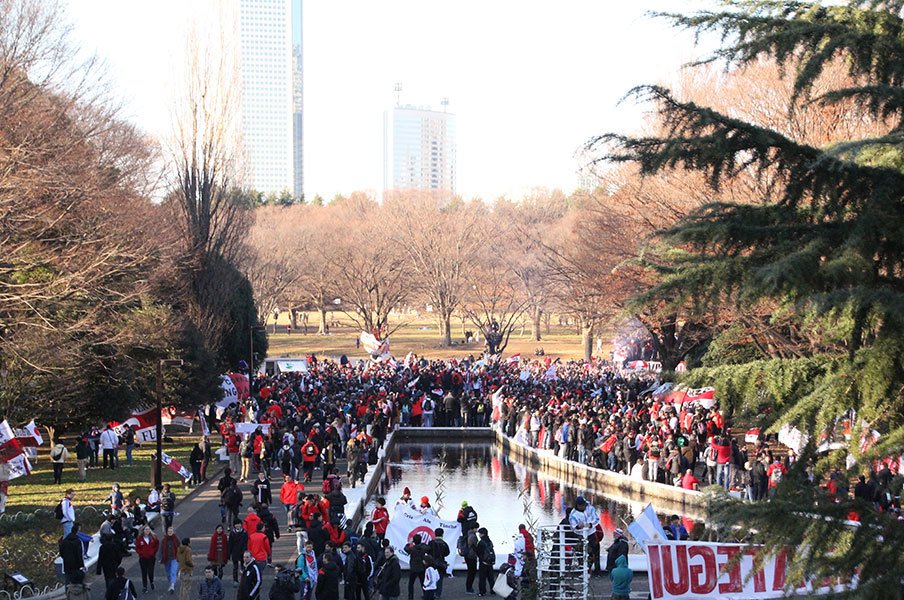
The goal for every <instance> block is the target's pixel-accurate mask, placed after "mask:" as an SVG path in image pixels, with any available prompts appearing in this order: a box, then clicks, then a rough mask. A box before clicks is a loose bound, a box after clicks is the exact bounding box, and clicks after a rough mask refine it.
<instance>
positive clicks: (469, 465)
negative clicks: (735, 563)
mask: <svg viewBox="0 0 904 600" xmlns="http://www.w3.org/2000/svg"><path fill="white" fill-rule="evenodd" d="M387 458H388V460H387V462H386V467H385V472H384V473H383V478H382V480H381V481H380V484H379V487H378V495H382V496H385V497H386V499H387V502H388V504H389V506H390V507H392V506H393V505H394V503H395V500H396V499H397V498H399V497H400V496H401V495H402V490H403V489H404V488H405V487H408V488H410V490H411V494H412V498H413V499H414V500H415V502H418V501H419V500H420V498H421V496H427V497H428V498H429V499H430V502H431V503H432V504H434V507H436V496H437V491H438V485H439V486H440V487H441V488H442V489H443V498H442V506H441V507H440V513H439V514H440V517H441V518H444V519H448V520H454V519H455V517H456V516H457V514H458V509H459V508H460V507H461V503H462V501H464V500H466V501H467V502H468V503H469V504H470V505H471V506H473V507H474V508H475V509H476V510H477V514H478V517H479V521H480V524H481V525H483V526H485V527H486V528H487V529H489V531H490V537H491V538H492V539H493V540H494V542H495V543H496V545H497V552H500V553H502V552H508V551H510V550H511V546H512V541H511V537H512V536H513V535H515V533H517V531H518V524H519V523H527V522H528V521H531V520H533V521H535V523H536V525H538V526H543V525H554V524H556V523H558V522H559V521H561V519H562V518H563V517H564V515H565V511H566V509H567V508H568V507H570V506H572V505H573V503H574V499H575V497H577V496H578V495H584V496H585V497H586V498H588V500H589V501H590V502H592V503H593V504H594V506H596V507H597V509H598V510H599V513H600V525H601V526H602V528H603V530H604V531H605V532H606V540H605V541H604V543H609V542H610V541H611V540H612V532H613V531H614V530H615V529H616V528H618V527H620V528H623V529H624V528H625V526H626V524H627V523H628V522H630V520H631V518H630V517H631V515H633V514H636V513H637V512H639V511H640V510H642V509H643V507H644V506H646V504H647V503H646V502H639V501H638V502H631V501H629V500H626V499H624V498H616V497H612V496H608V495H606V494H604V493H598V492H591V491H590V490H586V489H577V488H574V487H571V486H569V485H565V484H563V483H561V482H560V481H559V480H557V479H555V478H553V477H550V476H547V475H545V474H543V473H538V472H537V471H535V470H533V469H531V468H530V467H527V466H525V465H523V464H521V463H518V462H515V461H511V460H509V458H508V457H507V456H504V455H502V454H501V453H500V451H499V450H498V449H497V448H496V447H495V446H492V445H491V446H487V445H486V444H413V443H403V444H395V445H394V447H393V449H392V451H391V452H390V454H389V456H388V457H387ZM443 460H445V464H446V466H445V469H442V468H441V467H440V463H441V462H442V461H443ZM441 475H442V477H441ZM440 479H442V483H441V484H438V480H440ZM660 516H667V515H660ZM683 521H684V524H685V527H687V529H688V531H691V532H692V537H695V533H696V534H697V535H699V534H700V532H702V528H703V526H702V524H701V523H700V522H698V521H696V520H694V519H692V518H690V517H688V516H683ZM695 528H696V529H697V531H696V532H693V530H694V529H695Z"/></svg>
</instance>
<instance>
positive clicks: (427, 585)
mask: <svg viewBox="0 0 904 600" xmlns="http://www.w3.org/2000/svg"><path fill="white" fill-rule="evenodd" d="M440 581H442V575H440V573H439V571H438V570H437V569H436V565H435V564H434V561H433V557H432V556H430V555H429V554H428V555H427V556H425V557H424V583H423V585H422V586H421V588H422V589H423V590H424V600H434V599H435V598H436V589H437V586H438V585H439V582H440Z"/></svg>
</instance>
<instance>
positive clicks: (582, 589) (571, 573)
mask: <svg viewBox="0 0 904 600" xmlns="http://www.w3.org/2000/svg"><path fill="white" fill-rule="evenodd" d="M537 533H538V536H537V583H538V589H537V598H538V599H539V600H587V597H588V592H589V588H590V585H589V575H588V573H587V547H586V544H585V543H584V539H583V538H582V537H580V536H578V535H575V534H574V533H573V532H572V531H571V527H569V526H568V525H553V526H550V527H540V528H539V529H538V530H537Z"/></svg>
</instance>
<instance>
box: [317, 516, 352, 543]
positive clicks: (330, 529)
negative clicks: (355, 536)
mask: <svg viewBox="0 0 904 600" xmlns="http://www.w3.org/2000/svg"><path fill="white" fill-rule="evenodd" d="M323 528H324V529H326V531H327V533H329V534H330V543H331V544H332V545H333V548H341V547H342V544H344V543H345V541H346V540H347V539H348V538H347V537H346V535H345V530H344V529H340V528H339V527H336V526H335V525H333V524H332V523H330V522H329V521H324V523H323Z"/></svg>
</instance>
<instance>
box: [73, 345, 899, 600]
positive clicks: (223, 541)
mask: <svg viewBox="0 0 904 600" xmlns="http://www.w3.org/2000/svg"><path fill="white" fill-rule="evenodd" d="M308 362H309V364H308V367H309V368H308V371H307V372H304V373H284V374H278V375H271V376H265V377H261V378H260V379H258V380H256V381H255V382H254V383H253V386H252V393H251V395H250V397H249V398H248V399H247V400H245V401H243V402H240V403H238V404H234V405H233V406H231V407H229V408H228V409H227V410H226V411H225V412H224V413H223V414H221V415H219V416H218V422H219V427H218V429H217V430H216V433H215V439H214V440H211V439H210V438H209V437H205V438H204V439H202V440H201V441H200V442H199V443H198V445H197V446H196V447H195V448H194V449H193V450H192V453H191V455H190V456H189V464H190V465H191V467H192V480H194V482H195V483H200V482H202V481H203V480H205V479H206V463H207V462H209V461H210V459H211V446H212V445H218V444H219V445H222V447H223V448H224V449H225V453H226V454H227V457H228V461H229V467H228V468H227V469H226V470H225V475H224V476H223V477H222V478H221V479H220V480H219V482H218V490H219V492H220V506H221V522H222V525H221V527H218V528H217V530H216V531H215V532H213V534H212V537H211V540H210V545H209V549H208V553H207V559H208V569H207V570H206V571H205V575H208V572H207V571H209V575H210V576H209V577H205V582H208V583H206V584H204V583H202V585H201V592H202V595H201V600H222V586H220V587H217V585H215V584H214V583H212V582H213V581H217V582H219V581H220V579H221V578H222V577H223V576H224V569H225V567H226V566H227V565H228V564H230V563H231V566H232V569H231V576H232V581H233V585H234V586H235V587H236V588H237V589H238V595H237V598H238V600H256V598H257V594H259V591H260V581H261V573H262V571H261V569H262V568H264V567H265V566H266V565H268V564H270V563H271V559H272V546H273V543H274V541H275V540H276V539H278V538H279V537H280V535H281V534H284V533H285V531H286V530H288V531H290V532H292V533H293V534H296V539H297V540H298V542H297V551H298V558H297V561H296V564H295V565H294V568H283V566H280V569H279V573H281V574H282V575H278V577H277V582H279V581H280V577H282V580H283V583H284V584H285V585H282V584H279V585H277V592H276V595H275V596H274V595H271V600H283V599H284V600H289V598H294V597H299V598H300V600H308V599H309V598H312V597H314V596H316V598H318V600H330V599H331V598H338V590H339V582H340V580H341V581H343V582H344V590H345V597H346V598H347V599H348V600H352V599H358V598H362V597H363V598H365V599H367V600H369V599H370V598H371V597H372V595H373V594H376V593H380V594H381V595H382V596H383V597H385V598H398V597H399V596H400V595H401V592H400V591H399V585H400V584H399V581H400V577H401V575H400V574H399V570H400V569H399V566H398V558H397V557H396V556H395V552H396V551H397V549H394V548H392V547H391V546H390V545H389V544H388V541H387V540H386V539H385V538H384V534H385V532H386V528H387V525H388V522H389V520H390V518H391V514H390V512H389V510H388V509H387V508H386V502H385V500H383V499H380V500H378V502H377V506H376V508H375V509H374V511H373V513H372V514H371V519H370V520H369V521H368V522H367V523H366V524H365V526H364V530H363V533H362V534H361V535H360V536H359V535H358V534H357V532H354V531H351V530H350V528H349V527H348V522H347V519H346V515H345V506H346V504H347V502H348V501H347V498H346V496H345V494H344V492H343V487H344V486H350V487H355V486H356V485H357V484H358V482H359V481H363V479H364V476H365V475H366V472H367V468H368V464H373V463H375V462H376V458H377V455H376V452H377V449H378V448H379V447H381V446H382V445H383V442H384V440H385V438H386V436H387V434H388V432H390V431H391V430H393V429H394V428H395V427H397V426H400V427H408V426H410V427H434V426H448V427H488V426H493V427H496V428H498V430H500V431H501V432H503V433H504V434H506V435H508V436H509V437H511V438H513V439H515V440H517V441H519V442H521V443H523V444H525V445H529V446H531V447H534V448H538V449H544V450H547V451H550V452H554V453H556V455H558V456H559V457H561V458H563V459H565V460H572V461H577V462H580V463H584V464H587V465H591V466H594V467H597V468H601V469H607V470H610V471H615V472H619V473H623V474H625V475H627V476H630V477H634V478H637V479H643V480H647V481H651V482H658V483H660V484H667V485H675V486H680V487H683V488H685V489H688V490H694V489H697V488H698V487H700V486H703V485H707V484H713V485H720V486H723V487H725V488H726V489H730V490H733V491H735V493H740V494H741V495H743V496H745V497H746V498H748V499H750V500H763V499H766V498H768V496H769V495H770V492H771V491H772V490H774V489H775V487H776V486H777V485H778V484H779V483H780V482H781V481H782V478H783V477H784V476H786V475H787V473H788V470H789V468H790V466H791V463H792V462H793V461H794V460H795V456H794V454H793V452H789V451H788V450H787V449H786V448H781V447H779V445H777V444H776V443H774V442H772V441H767V440H766V439H764V438H763V437H762V436H759V437H757V439H756V440H755V441H752V442H751V443H745V442H744V441H743V439H742V440H740V442H739V440H738V438H737V437H736V436H733V435H730V431H731V429H730V423H728V422H727V420H726V418H725V416H724V414H723V412H722V411H721V410H720V407H719V405H718V404H714V405H712V406H710V407H708V408H706V407H704V406H701V405H694V404H682V405H679V406H674V405H671V404H668V403H665V402H663V401H662V399H661V398H659V397H656V396H654V395H653V394H652V393H651V391H652V390H653V389H655V388H656V384H657V382H656V381H655V380H654V378H653V377H652V376H651V375H649V374H640V373H626V372H624V371H623V370H621V369H616V368H613V366H612V365H611V364H610V363H607V362H605V361H599V362H596V361H594V362H581V361H569V362H561V361H553V360H552V359H550V358H549V357H545V358H540V359H534V360H517V359H515V360H508V361H488V360H485V359H480V360H477V359H474V358H469V359H463V360H448V361H428V360H425V359H420V358H418V357H416V356H409V357H407V358H406V359H405V361H404V362H403V363H402V364H398V363H396V362H395V361H385V362H373V361H359V362H357V363H353V362H350V361H348V360H346V359H344V358H343V360H340V361H332V360H318V359H317V358H316V357H313V356H312V357H309V359H308ZM211 416H213V415H211ZM249 424H253V425H249ZM240 430H241V431H248V433H243V434H241V433H239V431H240ZM106 431H107V430H104V431H90V432H87V433H86V435H85V436H83V438H82V440H81V442H80V443H82V444H85V445H86V448H87V449H85V448H83V449H82V450H83V451H82V452H80V453H79V456H80V457H81V456H83V455H84V460H86V461H87V462H88V463H89V464H90V463H95V461H96V463H95V464H97V465H98V466H100V460H99V457H98V454H99V453H98V452H97V448H100V449H103V450H104V459H107V458H108V456H107V454H108V453H107V446H106V445H104V444H105V442H104V436H105V435H107V434H106ZM108 437H109V435H108ZM94 438H96V439H97V443H96V444H92V443H91V442H92V441H93V439H94ZM109 441H110V444H108V445H112V444H113V441H112V440H109ZM120 441H122V440H120ZM128 441H133V439H131V438H130V440H128ZM77 452H79V451H77ZM343 459H344V464H345V465H346V467H345V471H344V472H343V473H339V472H338V470H337V468H338V467H337V466H338V465H339V464H340V460H343ZM104 462H107V461H106V460H105V461H104ZM114 464H115V457H114V456H113V455H111V456H109V465H110V467H111V468H112V467H113V466H114ZM202 466H203V467H205V468H201V467H202ZM315 470H317V471H320V472H322V477H323V486H322V488H320V489H317V490H312V489H311V486H310V485H308V486H307V487H305V484H306V483H309V482H310V481H311V479H312V475H313V473H314V471H315ZM886 470H888V467H886ZM274 471H279V476H280V478H281V479H282V483H281V484H278V485H279V488H278V491H277V490H276V485H277V484H274V483H273V480H271V477H272V476H273V472H274ZM887 475H888V474H887V473H884V472H881V473H873V474H871V475H869V481H866V480H864V481H862V482H861V484H862V485H858V486H857V489H855V493H856V495H857V496H858V497H862V498H867V497H869V498H870V499H872V500H873V501H874V502H876V504H877V506H879V507H880V508H884V509H897V508H898V507H896V506H894V501H893V499H891V498H890V496H889V495H888V494H887V485H888V480H889V479H890V478H889V477H888V476H887ZM240 484H243V485H244V486H245V491H243V490H242V487H241V485H240ZM883 486H885V487H883ZM249 489H250V492H249ZM829 490H830V493H832V494H836V495H840V494H843V493H847V490H846V488H845V486H844V485H843V483H842V481H841V478H840V477H837V478H836V477H834V476H833V478H832V479H831V480H830V481H829ZM883 490H885V491H884V492H883ZM880 498H885V499H887V500H889V502H884V503H883V501H882V500H880ZM274 500H276V502H274ZM578 500H579V501H583V498H579V499H578ZM402 501H404V502H409V501H410V498H404V497H403V499H401V500H400V502H402ZM423 501H426V503H427V508H429V500H427V498H424V499H423ZM174 502H175V498H174V496H173V495H172V493H171V491H170V490H169V489H168V487H167V486H164V489H162V490H160V491H157V490H154V491H152V492H151V494H150V496H149V497H148V498H147V502H146V503H145V502H143V501H142V499H141V498H133V499H129V498H124V497H123V496H122V494H121V493H119V490H118V489H115V488H114V490H113V491H112V492H111V496H110V503H111V504H110V518H109V526H108V527H106V529H102V532H101V533H102V536H103V538H104V539H103V544H102V550H103V549H104V548H106V550H103V553H102V556H101V560H99V561H98V565H99V566H98V571H99V572H100V573H102V574H103V575H104V577H105V580H106V581H107V584H108V588H107V589H108V596H107V600H128V599H126V598H122V597H121V596H120V595H119V594H121V593H122V590H123V589H126V588H127V587H128V586H126V585H125V584H123V583H122V581H121V578H120V577H119V576H118V568H119V561H121V560H122V557H124V556H127V555H128V553H129V552H130V549H132V548H134V551H135V552H136V553H137V554H138V557H139V562H140V564H141V573H142V589H143V591H147V590H148V589H154V586H155V581H154V570H155V565H156V563H157V561H158V560H159V562H160V564H161V565H162V566H163V569H164V574H165V577H166V580H167V583H168V586H169V588H168V589H169V591H170V592H171V593H175V592H176V588H177V586H178V585H179V581H180V577H181V578H183V579H184V575H185V574H186V573H187V574H188V577H189V581H190V575H191V571H192V567H193V565H192V564H191V557H192V551H191V549H190V548H186V547H187V546H189V544H190V542H188V541H187V539H181V540H180V539H179V538H178V537H177V536H176V535H175V531H174V530H173V523H172V517H173V505H174ZM71 504H72V494H71V492H67V497H66V498H64V500H63V502H61V508H62V511H63V512H62V516H60V515H58V518H60V521H61V523H63V527H64V534H65V535H64V537H63V540H62V541H61V552H60V553H61V556H63V559H64V565H65V571H66V574H67V579H72V580H75V579H76V578H77V577H78V572H79V571H82V569H81V568H75V567H74V565H75V563H77V562H78V560H79V559H77V558H76V556H75V554H76V552H75V548H76V543H78V544H79V547H81V543H82V542H81V541H80V538H79V532H78V528H77V527H74V521H75V518H74V514H72V513H71ZM142 505H145V506H146V509H147V511H148V512H159V513H160V514H161V515H162V518H163V528H162V532H163V535H161V536H160V537H159V539H158V538H157V536H156V534H155V533H154V531H153V530H152V528H151V527H150V526H149V525H150V524H149V523H148V522H147V519H146V516H145V514H144V512H143V511H142V509H141V506H142ZM277 505H279V506H281V507H282V511H281V512H282V513H284V517H278V516H277V515H276V514H275V512H274V508H275V507H276V506H277ZM247 506H250V509H247V510H246V509H245V508H244V507H247ZM419 508H420V509H423V508H424V505H423V502H422V503H421V506H420V507H419ZM467 509H470V510H471V511H473V507H467V506H465V507H462V510H463V514H465V517H464V521H462V522H463V531H464V535H463V536H462V539H463V540H464V542H463V544H465V545H464V546H462V547H459V548H457V549H456V551H457V552H458V553H459V554H460V555H461V556H462V557H463V559H464V561H465V562H466V564H467V567H468V580H467V588H468V591H469V592H471V591H475V590H473V589H472V588H473V583H474V580H475V578H476V579H478V580H479V581H478V583H479V585H478V590H476V591H475V593H477V594H479V595H482V594H485V593H487V584H488V583H490V576H491V574H492V572H493V561H494V560H495V555H494V556H493V559H492V560H490V558H489V553H488V551H486V548H485V547H486V546H487V545H488V544H489V546H490V547H492V543H491V542H485V543H483V545H482V546H481V543H482V542H483V540H484V539H486V540H489V536H488V532H487V530H486V528H482V527H477V526H476V516H475V518H474V519H470V518H469V517H468V516H467V514H468V510H467ZM589 509H592V507H589ZM587 510H588V506H587V503H586V501H583V506H581V505H580V504H579V503H576V505H575V506H574V507H572V508H571V509H570V510H569V514H568V515H567V516H566V520H570V522H571V525H572V527H573V529H574V531H575V532H577V531H580V532H581V535H582V536H583V537H584V538H585V539H586V540H587V545H588V549H589V550H590V552H591V561H590V563H591V568H592V569H593V570H594V571H597V572H598V571H599V570H600V555H601V552H600V550H599V544H600V543H601V542H602V535H598V533H599V532H597V531H596V529H595V528H594V527H593V526H592V525H591V524H593V525H596V524H598V521H599V519H598V518H596V520H595V521H594V520H593V518H592V515H590V516H588V515H589V514H590V513H588V512H586V511H587ZM575 519H577V522H574V521H575ZM460 520H461V519H460ZM472 521H473V523H472ZM281 522H283V523H284V525H282V526H281V525H280V523H281ZM519 533H521V534H524V533H526V531H522V532H519ZM675 533H676V535H677V534H678V532H677V531H676V532H675ZM298 534H300V535H298ZM616 534H617V535H616V539H615V540H614V542H613V545H612V546H610V547H609V552H608V557H607V558H608V560H607V563H608V564H607V567H608V570H609V571H610V573H611V572H614V570H615V569H618V568H621V569H625V568H626V567H627V565H626V564H625V563H623V561H618V562H616V559H617V558H618V557H617V556H613V552H612V550H613V547H616V548H617V549H618V550H619V552H620V551H621V549H622V548H623V549H624V554H627V544H626V542H625V540H624V538H623V535H622V534H621V532H620V531H617V532H616ZM684 535H686V532H685V534H684ZM523 538H524V543H523V544H522V547H521V548H520V550H516V553H515V554H514V555H513V556H512V557H510V560H509V561H507V562H505V564H503V566H502V567H503V573H505V574H506V576H507V577H509V576H511V577H512V578H513V581H514V582H516V583H517V582H521V583H519V584H518V585H523V582H527V581H529V580H530V577H531V576H530V570H531V561H532V559H533V555H532V554H533V549H532V543H533V542H532V540H531V541H530V543H528V540H527V536H523ZM431 544H432V546H431ZM525 544H526V545H527V546H529V547H530V551H526V550H525V548H524V546H525ZM437 545H438V544H437V543H436V540H433V541H432V542H431V543H430V544H424V543H421V542H420V540H412V544H411V548H407V549H406V551H407V552H408V554H409V555H411V556H412V559H413V562H414V563H415V567H416V568H413V569H412V570H411V571H414V572H415V573H420V580H419V582H418V583H419V585H420V586H421V587H422V589H423V590H424V591H425V597H427V593H426V592H432V594H430V596H429V598H428V600H431V599H433V598H436V599H440V598H441V595H442V577H441V576H440V575H439V573H441V572H442V571H443V569H442V567H443V562H444V561H445V560H447V557H448V554H446V555H445V556H441V555H442V554H443V552H444V551H445V550H448V548H445V549H443V548H440V549H437V548H436V546H437ZM439 545H441V544H439ZM421 546H423V548H422V547H421ZM78 554H79V556H81V553H80V552H79V553H78ZM414 557H417V559H416V561H415V560H414ZM422 567H423V570H421V568H422ZM431 569H432V571H431ZM488 569H489V570H488ZM411 571H410V572H411ZM180 573H181V574H182V575H180ZM227 577H228V575H227ZM415 579H417V578H415ZM414 581H415V580H414V579H409V584H408V598H409V600H413V588H412V586H413V583H414ZM275 585H276V584H275ZM110 590H112V592H111V591H110ZM180 590H181V591H180V594H181V596H180V597H181V600H189V599H191V600H195V599H196V597H197V594H196V593H193V592H192V591H191V590H188V589H186V588H184V584H183V587H182V588H180ZM280 590H281V591H280ZM111 594H112V595H111Z"/></svg>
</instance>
